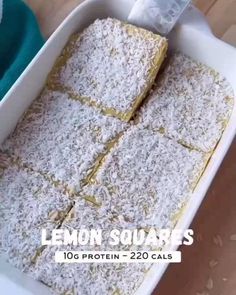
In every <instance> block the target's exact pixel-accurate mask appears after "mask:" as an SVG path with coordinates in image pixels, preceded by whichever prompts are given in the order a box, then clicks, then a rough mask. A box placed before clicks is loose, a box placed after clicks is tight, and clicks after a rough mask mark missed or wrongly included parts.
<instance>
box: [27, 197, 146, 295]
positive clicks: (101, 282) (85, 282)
mask: <svg viewBox="0 0 236 295" xmlns="http://www.w3.org/2000/svg"><path fill="white" fill-rule="evenodd" d="M73 215H74V217H72V218H67V219H66V220H65V221H64V223H63V225H62V228H66V229H69V230H71V229H101V230H102V232H103V235H102V237H103V241H102V245H95V246H90V245H86V246H81V245H77V246H73V245H72V246H61V247H49V248H47V249H46V250H45V251H44V252H43V254H42V255H41V257H40V258H39V259H38V261H37V264H36V267H35V268H34V269H33V270H32V271H33V276H34V277H35V278H36V279H38V280H40V281H43V282H45V283H46V284H47V285H48V286H50V287H51V288H52V289H53V290H54V292H56V293H57V294H62V293H63V292H68V291H71V290H73V294H75V295H76V294H88V295H89V294H91V290H93V294H97V295H100V294H114V292H115V291H117V290H119V291H120V292H121V294H133V291H134V290H135V289H137V287H138V286H139V285H140V284H141V282H142V280H143V277H144V276H145V272H146V271H147V270H148V268H149V267H150V264H132V266H131V264H125V263H123V264H90V265H88V264H82V265H81V264H76V263H75V264H69V266H68V264H66V263H64V264H58V263H55V262H54V254H55V252H56V251H83V250H86V251H91V250H96V251H104V250H106V251H116V250H122V251H128V250H130V251H131V250H136V249H135V247H134V246H129V245H127V246H123V245H119V246H111V245H110V244H109V233H110V231H111V230H112V229H114V228H116V229H119V230H122V229H127V227H124V224H123V223H122V222H119V221H116V222H115V221H114V220H113V216H112V214H111V212H110V210H109V208H105V207H104V206H102V207H100V208H97V207H93V206H91V205H89V204H88V203H86V201H84V200H80V199H77V200H76V202H75V207H74V209H73ZM133 228H135V227H133Z"/></svg>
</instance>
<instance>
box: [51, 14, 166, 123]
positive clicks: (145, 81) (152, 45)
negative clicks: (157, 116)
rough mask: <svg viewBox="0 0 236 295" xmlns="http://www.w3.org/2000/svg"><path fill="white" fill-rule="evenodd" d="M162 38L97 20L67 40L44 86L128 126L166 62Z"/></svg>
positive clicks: (126, 25) (111, 22)
mask: <svg viewBox="0 0 236 295" xmlns="http://www.w3.org/2000/svg"><path fill="white" fill-rule="evenodd" d="M166 50H167V41H166V39H165V38H163V37H161V36H159V35H156V34H153V33H151V32H149V31H146V30H144V29H141V28H137V27H135V26H132V25H129V24H125V23H122V22H120V21H118V20H115V19H111V18H108V19H102V20H96V21H95V22H94V23H93V24H91V25H90V26H89V27H88V28H87V29H85V30H84V31H83V32H82V33H81V34H80V35H78V36H77V38H76V37H75V36H73V37H72V40H71V41H70V42H69V44H68V45H67V47H66V48H65V50H64V52H63V53H62V55H61V57H60V58H59V59H58V62H57V64H56V66H55V68H54V70H53V72H52V74H51V78H50V81H49V85H51V87H55V86H57V87H58V88H59V89H63V90H65V91H68V92H69V93H70V95H71V96H72V97H74V98H78V99H80V100H82V101H85V102H87V103H89V104H90V105H92V106H95V107H98V108H99V109H101V110H102V111H103V112H104V113H105V114H109V115H113V116H115V117H118V118H120V119H123V120H125V121H129V120H130V118H131V117H132V116H133V113H134V112H135V110H136V109H137V107H138V106H139V105H140V103H141V101H142V100H143V99H144V97H145V95H146V94H147V92H148V90H149V89H150V88H151V86H152V84H153V82H154V79H155V77H156V74H157V72H158V70H159V68H160V66H161V64H162V61H163V60H164V58H165V54H166Z"/></svg>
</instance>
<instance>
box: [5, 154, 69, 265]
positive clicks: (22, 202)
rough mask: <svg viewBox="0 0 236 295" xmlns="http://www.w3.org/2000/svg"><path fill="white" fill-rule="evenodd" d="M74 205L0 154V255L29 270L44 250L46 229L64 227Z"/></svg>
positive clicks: (38, 176)
mask: <svg viewBox="0 0 236 295" xmlns="http://www.w3.org/2000/svg"><path fill="white" fill-rule="evenodd" d="M71 206H72V204H71V201H70V199H69V198H68V196H67V195H65V194H64V193H63V192H62V191H60V190H59V189H57V188H55V187H53V186H52V185H51V184H50V183H49V182H48V181H46V180H45V179H44V177H42V175H40V174H38V173H35V172H32V171H30V170H26V169H22V168H19V167H18V166H16V165H15V164H13V163H12V162H11V160H10V159H9V158H8V157H7V156H5V155H4V154H0V252H1V254H4V255H5V256H6V259H7V260H8V261H9V262H10V263H11V264H13V265H14V266H16V267H17V268H19V269H21V270H27V268H28V267H29V266H30V265H31V263H32V262H33V260H34V259H35V257H36V256H37V254H38V253H39V251H40V249H41V231H42V229H43V228H44V229H48V230H51V229H53V228H56V227H57V226H59V225H60V223H61V222H62V221H63V219H64V218H65V216H66V214H67V213H68V212H69V210H70V208H71Z"/></svg>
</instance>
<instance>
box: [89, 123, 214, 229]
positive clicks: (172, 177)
mask: <svg viewBox="0 0 236 295" xmlns="http://www.w3.org/2000/svg"><path fill="white" fill-rule="evenodd" d="M207 159H208V155H205V154H204V153H202V152H198V151H195V150H190V149H188V148H185V147H184V146H182V145H180V144H178V143H176V142H175V141H174V140H171V139H168V138H167V137H164V136H163V135H162V134H160V133H158V132H154V131H152V130H147V129H145V128H143V126H142V125H138V126H135V127H132V128H130V129H129V130H128V131H127V132H126V133H125V135H124V136H123V137H122V138H121V140H120V141H119V144H118V145H117V146H116V147H114V148H113V149H112V151H111V153H109V154H108V155H107V156H106V158H105V161H104V162H103V165H102V166H101V167H100V168H99V169H98V171H97V174H96V175H94V179H93V181H94V182H95V183H97V184H99V185H102V186H105V187H106V188H107V191H106V193H99V194H96V196H95V197H96V198H97V201H98V202H100V203H101V204H102V206H103V203H104V205H105V206H107V203H109V206H110V208H111V210H112V212H114V213H116V215H117V216H123V218H124V219H125V220H128V221H129V222H131V223H134V224H136V226H138V227H142V228H145V227H150V226H152V227H155V228H166V227H173V226H174V225H173V224H172V217H173V216H174V215H175V214H177V212H178V210H180V209H181V207H182V206H183V204H184V203H185V202H186V200H188V198H189V197H190V196H191V193H192V192H193V190H194V188H195V186H196V184H197V182H198V180H199V177H200V176H201V174H202V172H203V170H204V167H205V165H206V162H207ZM95 193H96V189H95ZM99 198H100V199H99Z"/></svg>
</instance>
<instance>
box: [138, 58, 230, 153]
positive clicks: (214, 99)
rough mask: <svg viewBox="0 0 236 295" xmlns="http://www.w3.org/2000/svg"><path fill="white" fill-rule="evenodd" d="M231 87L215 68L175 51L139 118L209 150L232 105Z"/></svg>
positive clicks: (172, 135)
mask: <svg viewBox="0 0 236 295" xmlns="http://www.w3.org/2000/svg"><path fill="white" fill-rule="evenodd" d="M233 97H234V94H233V91H232V88H231V87H230V85H229V84H228V82H227V81H226V80H225V79H224V78H222V77H221V76H220V75H219V74H218V73H216V72H215V71H214V70H212V69H210V68H208V67H207V66H205V65H203V64H201V63H198V62H195V61H193V60H192V59H190V58H188V57H187V56H185V55H183V54H181V53H178V54H175V55H174V56H173V57H171V61H170V63H169V65H168V66H167V68H166V69H165V70H164V74H163V76H162V78H161V79H160V81H159V82H158V85H157V87H156V89H155V90H154V92H153V93H152V94H151V95H150V98H149V101H148V103H147V104H146V105H144V107H143V108H142V110H141V112H140V113H141V115H140V118H141V121H142V122H144V124H145V126H147V127H150V128H152V129H158V130H162V131H163V132H164V133H165V135H167V136H169V137H171V138H173V139H175V140H177V141H179V142H181V143H183V144H185V145H187V146H189V147H191V148H195V149H198V150H201V151H204V152H212V151H213V149H214V148H215V146H216V144H217V142H218V140H219V139H220V137H221V135H222V132H223V130H224V128H225V125H226V123H227V122H228V120H229V117H230V114H231V111H232V108H233Z"/></svg>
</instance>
